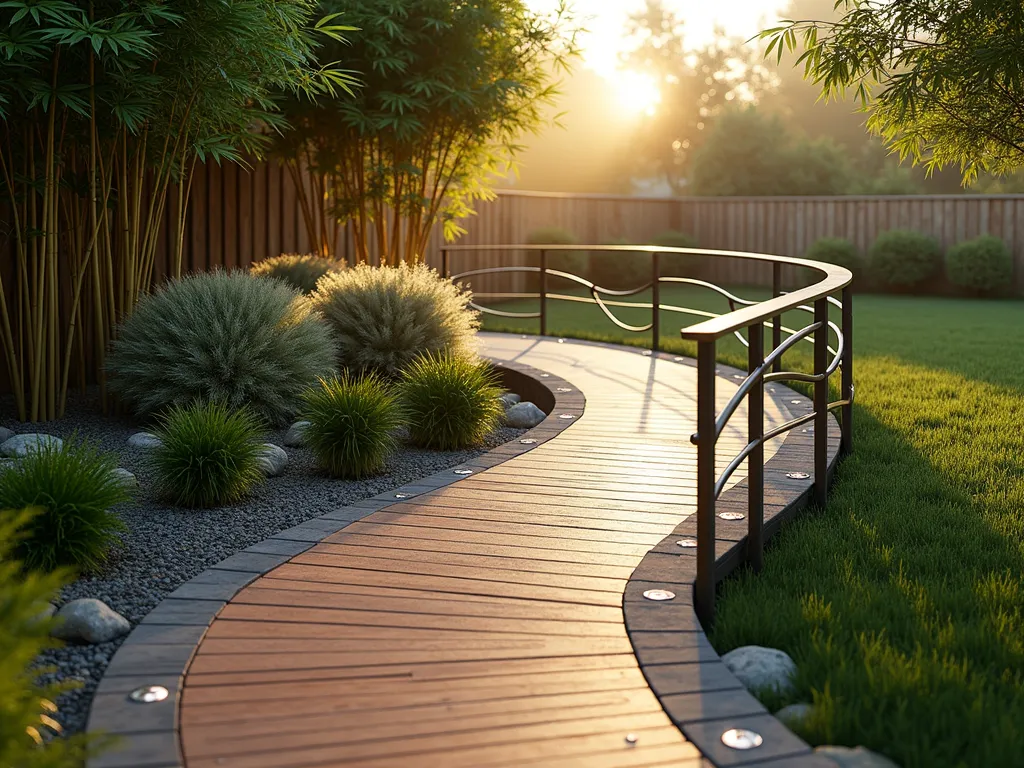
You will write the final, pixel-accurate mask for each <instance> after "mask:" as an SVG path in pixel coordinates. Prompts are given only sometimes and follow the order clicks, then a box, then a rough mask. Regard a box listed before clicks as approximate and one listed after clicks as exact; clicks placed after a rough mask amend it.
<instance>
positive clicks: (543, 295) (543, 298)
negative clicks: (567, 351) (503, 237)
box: [540, 249, 548, 336]
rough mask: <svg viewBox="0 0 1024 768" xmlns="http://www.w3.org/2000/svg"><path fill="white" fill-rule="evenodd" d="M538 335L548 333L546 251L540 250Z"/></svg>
mask: <svg viewBox="0 0 1024 768" xmlns="http://www.w3.org/2000/svg"><path fill="white" fill-rule="evenodd" d="M540 335H541V336H547V335H548V252H547V251H545V250H544V249H541V252H540Z"/></svg>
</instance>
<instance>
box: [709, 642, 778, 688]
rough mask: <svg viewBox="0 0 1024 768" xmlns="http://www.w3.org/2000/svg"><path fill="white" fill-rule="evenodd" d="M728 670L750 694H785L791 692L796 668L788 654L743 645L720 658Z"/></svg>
mask: <svg viewBox="0 0 1024 768" xmlns="http://www.w3.org/2000/svg"><path fill="white" fill-rule="evenodd" d="M722 661H723V662H725V666H727V667H728V668H729V671H730V672H732V673H733V674H734V675H736V677H737V678H738V679H739V681H740V682H741V683H743V685H745V686H746V687H747V689H749V690H751V691H763V690H775V691H777V692H778V693H787V692H789V691H791V690H792V689H793V677H794V675H796V664H795V663H794V661H793V659H792V658H790V656H789V654H788V653H786V652H784V651H780V650H778V649H776V648H764V647H762V646H760V645H744V646H743V647H741V648H736V649H735V650H732V651H729V652H728V653H727V654H725V655H724V656H723V657H722Z"/></svg>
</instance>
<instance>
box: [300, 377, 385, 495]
mask: <svg viewBox="0 0 1024 768" xmlns="http://www.w3.org/2000/svg"><path fill="white" fill-rule="evenodd" d="M305 400H306V404H305V407H304V409H303V412H302V415H303V418H304V419H305V420H307V421H308V422H309V426H308V427H307V428H306V431H305V441H306V445H308V446H309V448H310V449H311V450H312V451H313V454H314V455H315V456H316V458H317V461H318V462H319V463H320V466H321V467H323V469H324V470H326V471H327V472H328V473H329V474H331V475H333V476H335V477H342V478H347V479H352V480H357V479H359V478H361V477H366V476H367V475H372V474H375V473H377V472H380V471H381V470H382V469H384V466H385V464H386V463H387V460H388V457H389V456H391V454H392V453H394V451H395V449H396V448H397V447H398V441H397V439H396V436H395V431H396V430H397V429H398V428H399V427H400V426H401V425H402V421H403V418H402V417H403V414H402V408H401V405H400V403H399V400H398V396H397V395H396V393H395V392H394V390H393V388H392V387H391V386H390V385H389V383H388V382H387V381H385V380H384V379H383V378H381V377H380V376H378V375H377V374H375V373H369V374H366V375H363V376H350V375H348V374H347V373H346V374H344V375H342V376H341V377H335V378H332V379H324V380H322V381H321V382H320V385H319V386H316V387H313V388H312V389H310V390H309V391H308V392H307V393H306V395H305Z"/></svg>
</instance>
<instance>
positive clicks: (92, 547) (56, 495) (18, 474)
mask: <svg viewBox="0 0 1024 768" xmlns="http://www.w3.org/2000/svg"><path fill="white" fill-rule="evenodd" d="M116 468H117V462H116V461H115V460H114V458H113V456H111V455H110V454H106V453H102V452H100V451H99V450H97V449H96V448H94V447H93V446H91V445H89V444H87V443H84V442H80V441H78V440H77V439H71V440H68V441H66V442H65V443H64V444H63V445H61V446H60V447H57V446H55V445H52V444H44V445H40V446H39V448H38V449H37V450H35V451H32V452H31V453H29V454H27V455H26V456H25V457H24V458H22V459H19V460H18V462H17V464H15V465H14V466H9V467H6V468H4V469H0V509H24V508H27V507H34V508H37V509H38V510H39V512H38V514H36V515H34V516H33V517H32V518H31V520H30V521H28V523H27V524H26V526H25V528H24V535H23V536H22V537H21V538H20V539H19V541H18V544H17V545H16V547H15V549H14V556H15V557H16V558H17V559H18V560H20V561H21V562H22V563H24V565H25V567H26V568H31V569H38V570H43V571H50V570H53V569H55V568H59V567H62V566H67V567H73V568H76V569H81V570H84V571H96V570H99V569H100V568H102V567H103V565H104V564H105V563H106V562H107V559H108V557H109V554H110V550H111V549H112V548H113V547H114V545H115V544H117V543H118V541H119V538H118V535H119V534H120V533H121V532H122V531H124V530H125V524H124V522H123V521H122V520H121V518H120V517H119V516H118V515H117V513H116V512H113V511H111V507H113V506H114V505H116V504H120V503H121V502H124V501H128V499H129V498H130V496H129V494H128V491H127V490H126V489H125V487H124V486H123V484H122V483H121V481H120V480H119V478H118V477H117V476H116V475H115V474H114V470H115V469H116Z"/></svg>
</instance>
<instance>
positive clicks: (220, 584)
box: [86, 360, 586, 768]
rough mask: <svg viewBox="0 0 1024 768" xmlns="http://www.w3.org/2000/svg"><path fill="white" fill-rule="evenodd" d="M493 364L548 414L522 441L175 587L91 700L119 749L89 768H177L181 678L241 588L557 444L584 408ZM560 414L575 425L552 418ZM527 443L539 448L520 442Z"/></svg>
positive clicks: (548, 383) (551, 387) (512, 366)
mask: <svg viewBox="0 0 1024 768" xmlns="http://www.w3.org/2000/svg"><path fill="white" fill-rule="evenodd" d="M492 361H493V362H494V364H495V366H497V367H498V368H500V369H501V379H502V382H503V383H504V385H505V386H506V387H509V388H511V389H514V390H520V393H521V394H522V395H524V399H533V398H536V399H534V400H533V402H535V403H536V404H537V405H538V406H539V407H540V408H541V409H543V410H547V412H548V416H547V418H546V419H544V421H542V422H541V423H540V424H539V425H538V426H536V427H534V428H533V429H531V430H530V431H529V432H527V433H526V434H525V435H523V436H522V437H521V438H518V439H517V440H514V441H512V442H510V443H505V444H504V445H500V446H498V447H497V448H493V449H492V450H490V451H488V452H487V453H484V454H482V455H480V456H477V457H476V458H475V459H472V460H471V461H466V462H463V463H461V464H459V465H457V466H455V467H452V468H449V469H445V470H442V471H440V472H436V473H434V474H433V475H429V476H428V477H424V478H421V479H419V480H415V481H413V482H411V483H408V484H406V485H403V486H401V487H398V488H393V489H391V490H389V491H386V492H384V493H380V494H378V495H376V496H373V497H371V498H368V499H363V500H362V501H358V502H356V503H354V504H351V505H349V506H347V507H342V508H341V509H338V510H335V511H333V512H328V513H327V514H326V515H322V516H320V517H316V518H313V519H312V520H307V521H306V522H304V523H301V524H299V525H297V526H294V527H292V528H288V529H286V530H283V531H280V532H278V533H276V534H274V535H273V536H271V537H270V538H269V539H266V540H264V541H262V542H260V543H258V544H254V545H253V546H251V547H248V548H246V549H244V550H242V551H240V552H237V553H235V554H233V555H231V556H230V557H227V558H225V559H224V560H221V561H220V562H219V563H217V564H216V565H214V566H213V567H211V568H208V569H207V570H205V571H203V572H202V573H201V574H199V575H198V576H196V577H195V578H193V579H191V580H190V581H187V582H185V583H184V584H182V585H181V586H179V587H178V588H177V589H176V590H174V591H173V592H172V593H171V594H169V595H168V596H167V597H166V598H164V600H163V601H162V602H160V603H159V604H158V605H157V606H156V607H155V608H154V609H153V610H152V611H150V612H149V613H148V614H147V615H146V616H145V618H143V620H142V621H141V622H140V623H139V624H138V625H137V626H136V627H135V629H133V630H132V632H131V634H129V635H128V637H127V638H126V639H125V641H124V643H122V644H121V646H120V647H119V648H118V649H117V652H116V653H115V654H114V657H113V658H112V659H111V661H110V664H109V666H108V667H107V669H106V671H105V672H104V674H103V678H102V679H101V680H100V683H99V685H98V686H97V688H96V692H95V694H94V695H93V699H92V703H91V706H90V710H89V719H88V724H87V727H86V731H87V732H88V733H90V734H99V733H106V734H114V735H115V736H117V737H118V739H119V744H117V745H116V746H115V747H114V748H112V749H110V750H108V751H106V752H104V753H102V754H100V755H98V756H96V757H94V758H92V759H90V760H89V761H88V768H181V766H182V765H183V762H182V757H181V744H180V741H179V734H178V702H179V696H180V693H181V688H182V683H183V681H184V677H185V673H186V671H187V670H188V666H189V664H190V663H191V661H192V656H193V654H194V653H195V650H196V648H197V647H198V646H199V643H200V642H201V641H202V639H203V637H204V636H205V634H206V630H207V628H208V627H209V626H210V624H211V622H212V621H213V619H214V618H215V617H216V616H217V614H218V613H220V611H221V609H222V608H223V607H224V606H225V605H226V604H227V603H228V602H229V601H230V600H231V599H232V598H233V597H234V596H235V595H236V594H237V593H238V592H239V591H240V590H241V589H243V588H244V587H245V586H246V585H248V584H249V583H251V582H252V581H254V580H256V579H257V578H259V577H260V576H262V575H264V574H265V573H267V572H269V571H271V570H273V569H274V568H276V567H277V566H279V565H282V564H284V563H286V562H288V561H289V560H291V559H292V558H293V557H295V556H296V555H299V554H301V553H302V552H305V551H306V550H307V549H310V548H311V547H313V546H314V545H316V544H318V543H319V542H320V541H321V540H322V539H325V538H327V537H328V536H332V535H334V534H335V533H338V532H339V531H341V530H342V529H344V528H345V527H346V526H348V525H349V524H350V523H354V522H356V521H358V520H361V519H362V518H364V517H366V516H367V515H370V514H372V513H373V512H376V511H378V510H381V509H384V508H386V507H388V506H390V505H392V504H394V503H396V502H397V500H396V498H395V495H396V494H397V493H403V494H408V495H409V497H412V496H416V495H418V494H421V493H427V492H429V491H433V490H437V489H439V488H443V487H445V486H447V485H451V484H452V483H456V482H458V481H459V480H461V479H463V476H462V475H457V474H455V473H454V470H456V469H471V470H473V471H474V472H476V471H480V470H485V469H489V468H490V467H494V466H497V465H498V464H502V463H504V462H506V461H508V460H509V459H511V458H513V457H515V456H519V455H521V454H523V453H527V452H528V451H531V450H533V449H534V448H535V447H537V446H538V445H541V444H542V443H545V442H547V441H548V440H550V439H552V438H553V437H556V436H557V435H558V434H559V433H561V432H562V431H563V430H565V429H567V428H569V427H571V426H572V425H573V424H575V423H576V422H577V420H578V419H579V417H580V416H582V415H583V411H584V408H585V406H586V398H585V396H584V394H583V393H582V392H580V391H579V390H578V389H577V388H576V387H575V386H574V385H573V384H571V383H570V382H568V381H566V380H565V379H562V378H561V377H559V376H555V375H554V374H551V373H547V372H543V371H540V370H538V369H536V368H534V367H532V366H529V365H524V364H522V363H519V362H511V361H500V360H492ZM559 389H563V390H566V391H562V392H560V391H558V390H559ZM564 413H571V414H573V415H574V416H575V418H573V419H560V418H558V416H559V415H560V414H564ZM527 437H529V438H532V439H534V440H536V441H537V442H536V443H533V444H529V445H524V444H522V443H520V442H519V440H522V439H524V438H527ZM146 685H161V686H163V687H165V688H167V690H168V692H169V695H168V697H167V698H166V699H165V700H164V701H161V702H154V703H150V704H139V703H136V702H134V701H132V700H131V699H130V698H129V694H130V693H131V692H132V691H133V690H135V689H136V688H139V687H142V686H146Z"/></svg>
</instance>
